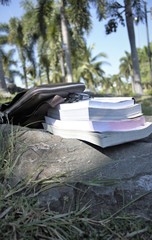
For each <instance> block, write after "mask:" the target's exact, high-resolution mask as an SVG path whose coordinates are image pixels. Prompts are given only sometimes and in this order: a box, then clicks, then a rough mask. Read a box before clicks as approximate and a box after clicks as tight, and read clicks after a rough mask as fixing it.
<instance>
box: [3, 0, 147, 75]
mask: <svg viewBox="0 0 152 240" xmlns="http://www.w3.org/2000/svg"><path fill="white" fill-rule="evenodd" d="M20 2H21V1H20V0H11V2H10V4H9V6H2V5H0V22H8V21H9V19H10V18H11V17H14V16H15V17H20V16H21V15H22V14H23V13H24V11H23V9H22V8H21V6H20ZM150 8H152V0H147V11H150ZM91 14H92V22H93V27H92V31H91V32H90V34H89V35H88V36H87V37H86V40H87V45H88V46H92V45H94V49H93V56H95V55H97V54H98V53H101V52H102V53H105V54H106V55H107V58H106V59H105V58H102V61H106V62H108V63H109V64H104V65H103V70H104V71H105V74H106V76H109V75H113V74H117V73H118V72H119V64H120V61H119V60H120V58H121V57H123V56H125V51H128V52H130V45H129V40H128V35H127V29H126V27H122V26H119V27H118V30H117V32H116V33H111V34H110V35H106V34H105V22H98V20H97V18H96V12H95V10H92V12H91ZM147 18H148V28H149V40H150V42H151V41H152V16H151V14H150V12H148V13H147ZM135 36H136V46H137V48H142V47H143V46H147V34H146V25H145V24H139V25H138V26H135Z"/></svg>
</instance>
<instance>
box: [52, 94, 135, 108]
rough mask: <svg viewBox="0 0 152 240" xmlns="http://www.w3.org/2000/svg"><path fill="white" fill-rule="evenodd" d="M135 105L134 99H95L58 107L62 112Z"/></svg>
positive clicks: (62, 104) (63, 104)
mask: <svg viewBox="0 0 152 240" xmlns="http://www.w3.org/2000/svg"><path fill="white" fill-rule="evenodd" d="M134 104H135V99H134V98H132V97H95V98H90V99H87V100H82V101H78V102H72V103H68V102H67V103H61V104H59V105H58V106H57V109H60V110H71V109H81V108H114V109H118V108H122V107H128V106H132V105H134Z"/></svg>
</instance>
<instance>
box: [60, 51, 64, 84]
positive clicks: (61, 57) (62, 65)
mask: <svg viewBox="0 0 152 240" xmlns="http://www.w3.org/2000/svg"><path fill="white" fill-rule="evenodd" d="M59 57H60V65H61V72H62V82H65V68H64V53H63V51H62V52H61V53H60V56H59Z"/></svg>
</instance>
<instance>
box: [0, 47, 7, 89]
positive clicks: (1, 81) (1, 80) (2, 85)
mask: <svg viewBox="0 0 152 240" xmlns="http://www.w3.org/2000/svg"><path fill="white" fill-rule="evenodd" d="M0 90H4V91H7V85H6V82H5V76H4V70H3V64H2V54H1V52H0Z"/></svg>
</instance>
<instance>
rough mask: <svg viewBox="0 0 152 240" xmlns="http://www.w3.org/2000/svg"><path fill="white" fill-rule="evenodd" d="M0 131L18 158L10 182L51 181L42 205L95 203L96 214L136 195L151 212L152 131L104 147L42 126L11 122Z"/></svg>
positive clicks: (138, 207) (64, 208) (60, 206)
mask: <svg viewBox="0 0 152 240" xmlns="http://www.w3.org/2000/svg"><path fill="white" fill-rule="evenodd" d="M149 120H150V121H152V117H149ZM0 130H1V131H0V132H1V135H0V136H1V139H3V141H1V144H0V150H1V151H2V150H3V151H4V150H5V152H6V151H8V150H9V153H10V155H11V158H12V160H11V161H13V162H14V168H13V170H12V173H13V174H12V179H11V184H12V185H14V184H16V183H17V182H19V181H21V180H22V179H25V178H31V177H32V178H37V179H43V180H44V179H45V180H46V181H50V183H52V184H50V188H49V189H47V190H45V191H43V192H42V193H41V194H40V195H39V198H38V199H39V203H40V204H42V205H44V204H50V208H51V209H52V210H55V211H58V212H65V211H68V210H69V208H70V209H75V208H77V207H78V206H79V207H82V206H84V205H85V204H90V211H91V212H92V214H93V215H100V214H102V213H104V211H105V209H106V210H107V209H109V211H113V212H114V211H115V210H116V209H118V208H121V207H123V206H124V204H127V203H128V202H129V201H132V200H133V199H136V198H137V199H138V201H134V211H136V212H137V213H139V212H141V208H142V209H144V213H143V214H146V215H147V214H148V216H152V210H150V209H152V208H151V200H150V197H151V196H150V194H151V192H152V161H151V160H152V135H150V136H149V137H148V138H146V139H142V140H140V141H134V142H130V143H127V144H122V145H119V146H114V147H108V148H105V149H102V148H99V147H95V146H94V145H91V144H87V143H84V142H82V141H79V140H76V139H62V138H60V137H58V136H53V135H51V134H50V133H46V132H44V131H43V130H36V129H34V130H32V129H28V128H21V127H19V126H11V125H1V126H0ZM143 195H144V196H143ZM140 196H142V197H140ZM130 208H131V207H130Z"/></svg>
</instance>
